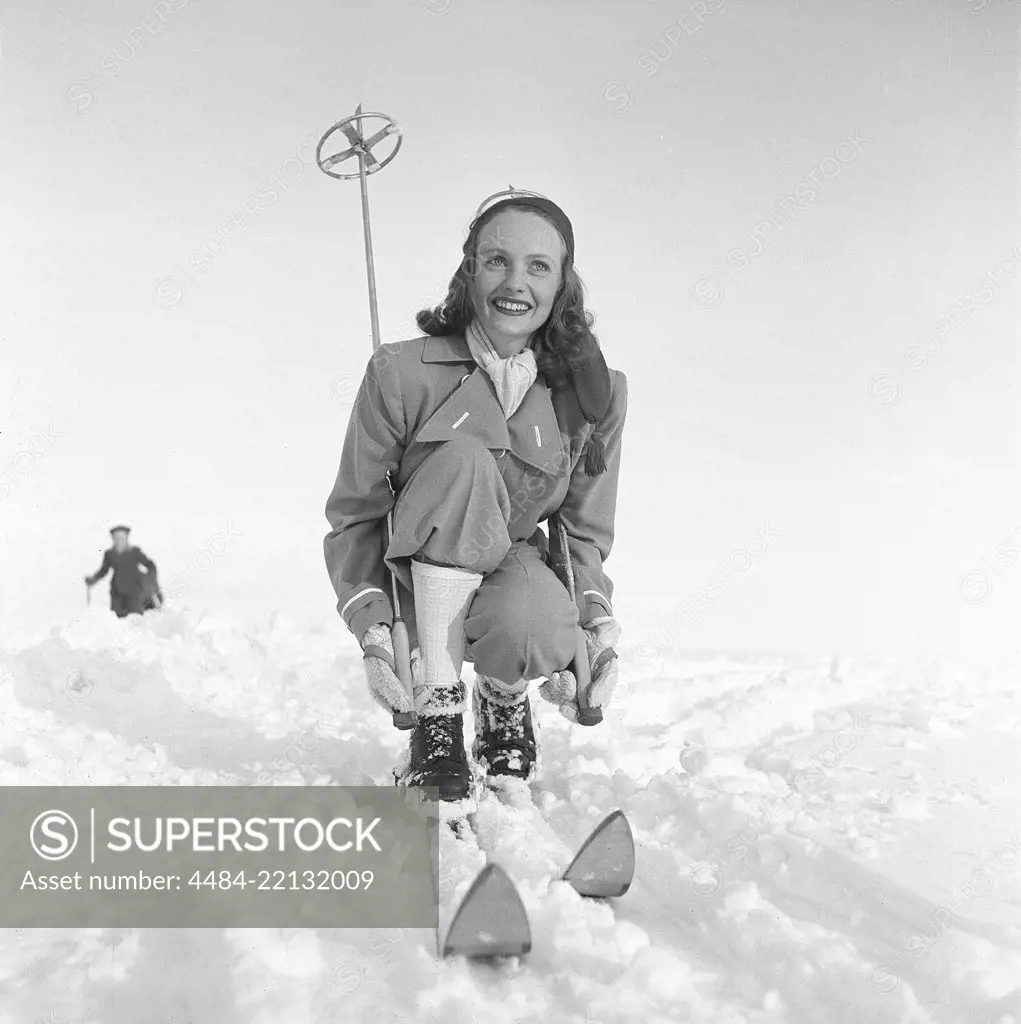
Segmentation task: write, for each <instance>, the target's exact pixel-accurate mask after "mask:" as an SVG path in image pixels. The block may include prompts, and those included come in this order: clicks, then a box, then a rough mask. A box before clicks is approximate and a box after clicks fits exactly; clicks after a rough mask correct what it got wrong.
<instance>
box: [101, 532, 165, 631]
mask: <svg viewBox="0 0 1021 1024" xmlns="http://www.w3.org/2000/svg"><path fill="white" fill-rule="evenodd" d="M111 570H113V577H112V578H111V580H110V608H111V609H112V610H113V611H114V612H116V613H117V615H118V617H120V618H123V617H124V616H125V615H130V614H132V613H135V614H141V613H142V612H144V611H146V610H148V609H149V608H155V607H156V604H155V602H154V600H153V599H154V598H156V597H162V595H161V594H160V592H159V584H158V582H157V571H156V563H155V562H153V560H152V559H151V558H149V557H148V556H147V555H146V554H145V553H144V552H143V551H142V549H141V548H135V547H132V548H127V549H125V550H124V551H120V552H119V551H118V550H117V549H116V548H108V549H107V550H106V551H105V552H104V553H103V564H102V565H101V566H100V568H99V571H98V572H96V573H93V575H91V576H89V577H88V579H87V580H86V582H87V583H88V585H89V586H90V587H91V586H94V585H95V584H96V583H98V582H99V581H100V580H101V579H102V578H103V577H104V576H105V575H106V574H107V573H108V572H110V571H111Z"/></svg>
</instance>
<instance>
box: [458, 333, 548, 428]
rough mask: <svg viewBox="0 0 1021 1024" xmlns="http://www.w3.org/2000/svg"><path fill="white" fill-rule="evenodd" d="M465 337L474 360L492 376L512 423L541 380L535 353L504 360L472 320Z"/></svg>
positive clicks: (526, 351)
mask: <svg viewBox="0 0 1021 1024" xmlns="http://www.w3.org/2000/svg"><path fill="white" fill-rule="evenodd" d="M465 337H466V338H467V340H468V348H469V350H470V351H471V354H472V358H473V359H474V360H475V362H477V363H478V364H479V366H481V367H482V369H483V370H485V371H486V373H488V374H489V376H490V379H491V380H492V381H493V384H494V385H495V387H496V397H497V398H499V399H500V405H501V406H502V407H503V412H504V415H505V416H506V418H507V419H510V418H511V416H513V415H514V413H515V412H516V411H517V408H518V406H519V405H521V403H522V401H524V398H525V395H526V393H527V392H528V389H529V388H530V387H531V386H532V385H533V384H534V383H535V378H536V377H537V376H538V373H539V370H538V367H537V366H536V363H535V353H534V352H533V351H532V350H531V349H530V348H526V349H523V350H522V351H521V352H518V353H517V354H515V355H513V356H508V357H507V358H506V359H501V358H500V355H499V353H498V352H497V351H496V349H495V348H494V347H493V343H492V342H491V341H490V340H489V338H488V337H487V336H486V332H485V331H484V330H483V329H482V325H481V324H480V323H479V322H478V321H477V320H472V322H471V323H470V324H469V325H468V329H467V331H465Z"/></svg>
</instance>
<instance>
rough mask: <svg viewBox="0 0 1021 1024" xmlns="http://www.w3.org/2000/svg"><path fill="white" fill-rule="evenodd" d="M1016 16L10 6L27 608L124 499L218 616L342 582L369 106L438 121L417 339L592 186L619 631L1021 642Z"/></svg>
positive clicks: (409, 191)
mask: <svg viewBox="0 0 1021 1024" xmlns="http://www.w3.org/2000/svg"><path fill="white" fill-rule="evenodd" d="M1015 19H1016V11H1015V9H1014V7H1013V6H1012V5H1011V4H1010V3H1008V2H1007V0H953V2H934V0H896V2H894V0H889V2H886V0H860V2H851V0H846V2H843V0H842V2H841V3H822V4H799V3H796V2H787V0H778V2H772V0H744V2H737V0H725V2H724V0H704V2H698V0H693V2H691V3H686V2H684V3H677V4H675V3H666V2H658V3H655V2H654V3H640V2H631V3H600V2H580V0H579V2H568V0H550V2H547V3H538V2H528V0H503V2H496V0H488V2H480V0H429V2H420V0H406V2H401V3H396V2H379V3H367V4H360V5H357V6H355V5H350V7H347V6H341V5H339V4H327V3H322V2H318V0H315V2H309V3H304V4H300V5H284V4H273V3H270V2H268V0H253V2H247V0H246V2H242V0H202V2H201V3H199V2H196V0H192V2H190V3H184V2H183V0H167V2H166V3H156V4H152V3H149V2H148V0H146V2H137V0H131V2H120V3H103V4H98V3H97V4H90V5H88V7H87V8H86V5H70V4H68V5H66V6H64V7H63V8H62V7H60V6H59V5H57V4H55V3H53V2H50V0H44V2H42V3H35V2H33V3H29V2H27V0H16V2H14V3H7V4H6V5H5V8H4V12H3V15H2V26H0V48H2V52H0V97H2V101H0V175H2V182H3V188H2V191H0V270H2V286H0V288H2V291H0V339H2V341H0V344H2V360H0V367H2V370H0V415H2V423H0V432H2V433H0V472H2V473H3V474H4V475H3V476H2V477H0V542H2V560H3V562H2V566H0V621H2V622H3V623H4V624H5V625H6V626H8V627H12V626H14V627H21V626H26V627H27V626H31V627H33V628H36V627H50V626H59V625H62V624H63V623H65V622H66V621H68V620H69V619H70V618H71V617H73V616H74V615H75V614H77V613H78V612H80V611H81V610H82V608H83V607H84V587H83V584H82V582H81V577H82V575H84V574H85V573H88V572H92V571H94V570H95V569H96V568H97V567H98V566H99V563H100V558H101V554H102V551H103V549H104V547H106V546H107V544H108V539H109V538H108V534H107V530H108V528H109V526H111V525H113V524H114V523H115V522H120V521H125V522H128V523H129V524H130V525H132V527H133V531H134V532H133V540H134V542H135V543H137V544H139V545H140V546H141V547H142V548H143V549H144V550H145V551H146V552H147V553H148V554H149V555H150V556H151V557H152V558H153V559H155V561H156V562H157V563H158V565H159V568H160V576H161V580H162V581H163V583H164V587H165V588H166V584H167V582H168V581H169V580H170V579H172V578H174V577H175V575H176V576H177V578H178V579H179V580H184V579H187V580H188V583H187V594H186V595H185V597H184V598H182V600H184V601H185V602H186V603H188V604H190V605H192V606H194V607H203V608H208V609H211V610H214V611H227V612H230V613H232V614H237V615H244V616H254V617H257V618H261V619H263V620H264V619H265V617H266V616H267V615H268V614H269V613H270V612H271V611H273V610H274V609H278V610H280V611H281V612H283V613H284V614H286V615H288V616H290V617H292V618H294V619H296V620H297V621H299V622H303V623H316V622H321V621H323V620H326V619H328V618H331V617H333V616H334V615H335V614H336V612H335V597H334V594H333V591H332V588H331V587H330V583H329V579H328V577H327V574H326V569H325V565H324V562H323V557H322V539H323V536H324V534H325V533H326V531H327V529H328V524H327V522H326V518H325V514H324V506H325V503H326V498H327V496H328V494H329V491H330V489H331V487H332V484H333V480H334V476H335V473H336V469H337V463H338V459H339V456H340V450H341V444H342V441H343V435H344V430H345V427H346V423H347V417H348V414H349V412H350V401H351V399H352V398H353V395H354V391H355V389H356V387H357V383H358V380H359V378H360V375H361V372H362V371H363V369H364V366H365V363H366V361H367V359H368V357H369V354H370V352H371V340H370V334H369V318H368V303H367V298H366V286H365V270H364V259H363V249H362V236H361V220H360V209H359V198H358V184H357V182H355V181H350V182H339V181H333V180H331V179H329V178H327V177H326V176H325V175H323V174H322V173H321V172H320V171H319V170H318V169H317V168H316V167H315V164H314V160H313V153H314V146H315V143H316V142H317V141H318V138H319V136H320V135H321V134H322V132H323V131H324V130H325V129H326V128H327V127H328V126H329V125H330V124H332V123H333V122H335V121H338V120H340V119H341V118H343V117H346V116H348V115H349V114H351V113H353V111H354V108H355V106H356V104H357V103H358V102H359V101H361V102H362V103H363V104H364V106H365V109H366V110H367V111H383V112H385V113H387V114H389V115H390V116H391V117H393V118H394V120H395V121H397V123H398V124H399V125H400V126H401V128H402V129H403V132H404V142H403V147H402V149H401V151H400V153H399V154H398V155H397V157H396V159H395V160H394V161H393V163H392V164H390V165H389V166H388V167H386V168H385V169H383V170H382V171H381V172H379V173H378V174H376V175H373V176H372V177H371V178H370V179H369V192H370V202H371V208H372V218H373V233H374V243H375V256H376V268H377V279H378V287H379V305H380V321H381V330H382V334H383V338H384V340H398V339H400V338H407V337H411V336H413V335H414V334H415V333H416V331H415V329H414V328H413V327H412V326H411V318H412V315H413V313H414V312H415V311H417V310H418V309H419V308H421V306H422V305H423V304H426V303H429V304H431V303H433V302H435V301H437V300H438V299H439V298H440V295H441V294H442V291H443V290H444V289H445V286H446V283H447V281H448V280H449V278H450V276H451V274H452V272H453V270H454V268H455V266H456V263H457V259H458V257H459V252H460V245H461V242H462V240H463V237H464V232H465V229H466V227H467V224H468V222H469V220H470V218H471V215H472V213H473V211H474V210H475V208H476V206H477V205H478V203H479V202H480V201H481V200H482V199H483V198H484V197H486V196H487V195H489V194H490V193H492V192H495V191H498V190H500V189H503V188H506V187H507V185H508V184H513V185H515V186H517V187H522V188H529V189H533V190H537V191H540V192H543V193H545V194H547V195H549V196H551V197H552V198H554V199H555V200H556V201H557V202H559V203H560V204H561V205H562V206H563V207H564V208H565V210H566V211H567V213H568V214H569V216H570V217H571V218H572V221H573V223H574V228H575V234H576V238H577V265H578V269H579V271H580V273H581V275H582V277H583V279H584V281H585V283H586V286H587V289H588V302H589V308H590V309H591V310H592V312H593V313H594V314H595V317H596V325H595V329H596V332H597V334H598V336H599V338H600V340H601V343H602V345H603V347H604V350H605V352H606V355H607V358H608V361H609V362H610V364H611V365H612V366H615V367H617V368H619V369H621V370H623V371H624V373H626V374H627V377H628V380H629V392H630V410H629V416H628V422H627V428H626V433H625V440H624V463H623V471H622V476H621V493H620V500H619V507H618V539H617V544H616V547H615V550H614V552H613V554H612V556H611V559H610V561H609V563H608V565H607V570H608V571H609V573H610V575H611V577H612V578H613V579H614V581H615V584H616V592H615V605H616V611H617V615H618V618H619V619H620V620H621V624H622V626H623V629H624V636H625V639H627V640H630V641H632V642H640V641H642V640H643V638H646V637H652V636H655V637H657V638H658V639H659V642H660V643H661V644H662V643H666V642H667V636H668V635H669V642H670V643H671V644H672V645H674V646H676V647H677V648H678V649H680V648H682V647H692V648H706V647H712V648H721V649H726V650H771V651H784V652H809V653H829V652H836V651H839V652H845V653H850V654H855V653H862V654H865V653H872V654H904V655H911V654H916V653H920V652H931V653H933V654H941V653H952V654H958V655H959V654H967V655H972V656H975V657H980V656H985V655H989V654H992V653H994V652H995V653H996V654H997V656H1003V655H1004V654H1008V655H1009V654H1016V652H1017V634H1018V628H1017V627H1018V623H1019V622H1021V503H1019V500H1018V498H1019V493H1018V486H1017V484H1018V478H1019V477H1018V429H1017V428H1018V420H1017V406H1018V400H1017V395H1018V389H1017V384H1018V369H1019V361H1018V346H1017V340H1018V338H1017V325H1018V322H1019V320H1018V313H1019V309H1018V306H1019V302H1018V300H1019V294H1021V293H1019V280H1021V273H1019V269H1021V261H1019V259H1018V257H1019V256H1021V245H1019V244H1018V243H1019V242H1021V224H1019V217H1018V205H1017V194H1018V189H1017V182H1018V178H1017V171H1018V159H1017V138H1018V127H1019V117H1018V111H1017V75H1018V36H1017V31H1016V20H1015ZM770 218H772V221H771V222H770ZM764 224H765V225H766V226H765V227H764V228H763V227H761V226H760V225H764ZM223 235H226V239H225V240H223V239H222V236H223ZM1015 246H1017V248H1016V249H1015ZM1012 253H1013V255H1012ZM203 256H205V257H207V258H206V259H205V260H203V259H202V257H203ZM987 275H988V276H987ZM170 279H173V280H170ZM983 281H984V282H985V283H983ZM951 313H952V317H951ZM919 345H923V346H925V347H926V348H927V349H928V352H929V353H930V354H928V355H920V349H919V348H918V346H919ZM766 524H768V529H769V532H770V533H771V535H772V536H770V538H769V539H768V543H767V544H766V546H765V550H764V551H761V550H760V548H761V540H755V539H754V538H752V535H753V534H756V533H757V532H759V533H760V534H761V532H762V531H763V530H764V529H765V528H766ZM228 530H229V531H230V532H231V536H230V540H229V543H228V542H226V541H225V540H223V539H214V538H216V535H217V534H220V535H221V537H222V536H223V535H226V533H227V532H228ZM749 538H752V539H751V540H749ZM1012 545H1013V546H1012ZM211 547H213V548H219V551H218V553H215V554H214V555H211V554H210V553H209V552H210V549H211ZM742 549H745V553H744V554H742V553H741V552H742ZM749 550H752V553H751V554H749V553H748V551H749ZM189 560H191V567H190V569H188V570H187V571H186V572H185V573H181V572H179V570H182V568H183V567H185V566H187V565H188V564H189ZM728 560H729V565H730V569H729V576H727V575H723V576H720V577H719V580H720V581H722V582H720V583H718V584H717V585H716V586H715V587H713V588H711V592H712V593H713V594H714V595H715V596H714V597H713V598H712V599H711V600H708V601H706V602H704V603H703V605H702V607H701V610H700V612H699V613H697V618H696V614H695V613H694V612H690V611H689V614H688V618H687V619H685V616H684V614H683V613H680V619H681V620H683V624H682V625H680V626H673V627H670V626H668V627H664V626H663V623H664V621H667V620H670V619H671V616H675V614H678V608H679V607H681V606H683V607H685V608H688V609H689V610H690V609H691V608H692V607H693V606H692V602H691V599H692V595H694V594H696V592H698V591H699V590H700V589H701V590H707V582H706V581H707V577H709V576H710V574H712V573H713V572H714V570H715V569H716V568H717V567H718V566H720V565H721V564H722V563H728ZM196 564H197V565H198V566H199V567H200V568H201V571H199V568H196ZM982 574H984V575H982ZM106 588H107V584H106V582H104V583H103V584H102V585H101V586H100V587H99V588H97V590H96V591H94V593H93V600H94V601H99V602H102V603H103V604H104V605H106V604H107V602H108V599H107V595H106ZM707 592H708V590H707ZM691 619H694V621H690V620H691ZM673 621H675V622H676V621H678V620H677V619H676V618H675V619H674V620H673Z"/></svg>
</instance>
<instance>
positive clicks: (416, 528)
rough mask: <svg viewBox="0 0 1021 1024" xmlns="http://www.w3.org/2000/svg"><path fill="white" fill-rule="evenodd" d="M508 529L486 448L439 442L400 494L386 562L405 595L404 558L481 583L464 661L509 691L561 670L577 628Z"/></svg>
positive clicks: (533, 551) (525, 543)
mask: <svg viewBox="0 0 1021 1024" xmlns="http://www.w3.org/2000/svg"><path fill="white" fill-rule="evenodd" d="M507 457H509V456H507ZM510 524H511V503H510V498H509V496H508V494H507V487H506V485H505V484H504V481H503V477H502V476H501V474H500V470H499V468H498V466H497V464H496V459H495V458H494V457H493V455H492V454H491V452H490V451H489V449H487V448H485V447H483V446H482V445H481V444H479V443H478V442H476V441H473V440H469V439H465V440H456V441H444V442H442V443H440V444H438V445H437V447H436V449H435V450H434V451H433V452H431V453H430V454H429V456H428V457H427V458H426V459H425V460H424V461H423V462H422V464H421V465H420V466H419V467H418V468H417V469H416V470H415V472H414V473H413V474H412V476H411V478H410V479H409V480H408V482H407V483H406V484H405V486H404V488H403V490H402V491H401V494H400V497H399V499H398V501H397V505H396V507H395V510H394V532H393V537H392V538H391V541H390V545H389V547H388V549H387V553H386V560H387V564H388V565H389V566H390V567H391V568H392V569H393V570H394V572H395V573H396V574H397V576H398V579H400V580H401V582H402V583H404V585H405V587H407V588H408V589H409V590H410V589H411V570H410V558H411V556H412V555H419V554H420V555H424V556H425V558H426V559H428V560H431V561H434V562H439V563H440V564H444V565H454V566H458V567H460V568H463V569H468V570H471V571H472V572H477V573H481V574H482V577H483V578H482V583H481V585H480V586H479V589H478V590H477V591H476V592H475V595H474V597H473V598H472V601H471V604H470V605H469V607H468V613H467V616H466V617H465V623H464V631H465V637H466V639H467V655H468V660H470V661H472V662H473V663H474V665H475V671H476V672H477V673H479V674H481V675H485V676H490V677H491V678H493V679H497V680H500V681H501V682H504V683H507V684H512V683H516V682H518V681H520V680H523V679H540V678H545V677H547V676H549V675H550V674H551V673H552V672H557V671H559V670H561V669H564V668H566V667H567V666H568V665H569V664H570V663H571V661H572V659H573V657H574V653H575V648H576V637H577V628H578V608H577V606H576V605H575V603H574V602H573V601H572V600H571V597H570V595H569V594H568V592H567V590H566V588H565V587H564V585H563V584H562V583H561V582H560V580H559V579H558V578H557V576H556V574H555V573H554V572H553V570H552V569H551V568H550V567H549V566H548V565H547V564H546V561H545V558H544V556H543V553H542V552H541V551H540V549H539V547H538V545H537V544H536V543H535V539H536V538H535V536H534V535H533V536H530V537H527V538H516V539H512V537H511V528H510ZM537 532H538V531H537Z"/></svg>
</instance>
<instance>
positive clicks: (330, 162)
mask: <svg viewBox="0 0 1021 1024" xmlns="http://www.w3.org/2000/svg"><path fill="white" fill-rule="evenodd" d="M368 119H376V120H382V121H383V122H384V125H383V127H382V128H381V129H380V130H379V131H378V132H376V133H375V134H374V135H373V136H371V138H368V139H367V138H365V135H364V132H363V131H362V124H363V121H365V120H368ZM352 125H353V127H352ZM335 132H341V133H342V134H343V135H344V136H345V138H346V139H347V141H348V142H349V143H350V148H348V149H346V150H344V151H343V152H340V153H337V154H335V155H334V156H331V157H326V158H324V157H323V156H322V151H323V145H324V144H325V143H326V140H327V139H328V138H330V136H331V135H333V134H334V133H335ZM392 135H395V136H396V137H397V145H396V146H395V147H394V150H393V152H392V153H391V154H390V155H389V156H388V157H387V158H386V159H385V160H382V161H380V160H377V159H376V158H375V157H374V156H373V155H372V147H373V146H375V145H376V144H377V143H378V142H381V141H382V140H383V139H385V138H387V137H388V136H392ZM402 142H403V136H402V134H401V129H400V128H399V127H398V126H397V124H396V123H395V122H394V121H393V119H392V118H390V117H388V116H387V115H386V114H376V113H368V114H363V113H362V105H361V104H360V103H359V104H358V106H357V107H356V108H355V113H354V116H353V117H346V118H344V120H343V121H338V122H337V123H336V124H335V125H333V127H332V128H330V129H329V131H327V132H326V134H325V135H323V137H322V138H321V139H320V140H319V146H318V148H317V149H316V162H317V163H318V164H319V169H320V170H321V171H323V173H324V174H328V175H329V176H330V177H331V178H340V179H342V180H346V179H349V178H354V177H357V178H358V180H359V184H360V186H361V197H362V234H363V236H364V239H365V274H366V280H367V283H368V288H369V321H370V323H371V325H372V350H373V351H375V350H376V349H378V348H379V345H380V340H379V312H378V309H377V306H376V267H375V262H374V260H373V258H372V228H371V227H370V224H369V190H368V183H367V181H366V178H367V176H368V175H369V174H372V173H374V172H375V171H379V170H382V168H384V167H385V166H386V165H387V164H388V163H390V161H391V160H393V158H394V157H395V156H396V155H397V150H399V149H400V148H401V143H402ZM352 156H356V157H357V158H358V174H357V175H355V174H341V173H339V172H336V171H333V170H331V168H332V167H333V166H334V165H335V164H338V163H342V162H343V161H344V160H347V159H349V158H350V157H352ZM386 479H387V485H388V486H389V487H390V493H391V494H392V495H393V497H394V501H395V502H396V498H397V491H396V489H395V487H394V485H393V481H392V480H391V479H390V474H389V473H387V478H386ZM393 528H394V524H393V506H392V505H391V507H390V510H389V511H388V512H387V514H386V534H385V537H384V545H383V547H384V550H386V547H387V546H388V545H389V542H390V538H391V537H392V536H393ZM398 588H399V585H398V582H397V574H396V573H395V572H393V570H391V571H390V589H391V595H392V599H393V612H394V615H393V625H392V626H391V627H390V636H391V638H392V640H393V645H394V670H395V672H396V674H397V678H398V679H399V680H400V681H401V685H402V686H403V688H404V692H405V693H406V694H407V696H408V699H409V702H410V704H411V708H412V710H411V711H395V712H394V716H393V722H394V725H395V726H396V727H397V728H398V729H403V730H407V729H413V728H414V727H415V725H416V724H417V723H418V715H416V713H415V711H414V707H415V691H414V685H413V680H412V677H411V644H410V641H409V638H408V627H407V625H406V624H405V622H404V618H403V616H402V615H401V598H400V593H399V589H398Z"/></svg>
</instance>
